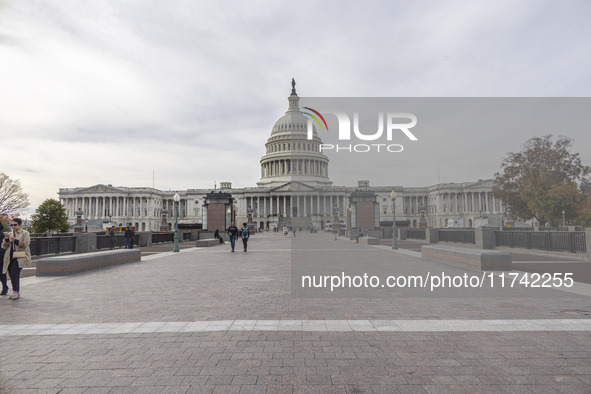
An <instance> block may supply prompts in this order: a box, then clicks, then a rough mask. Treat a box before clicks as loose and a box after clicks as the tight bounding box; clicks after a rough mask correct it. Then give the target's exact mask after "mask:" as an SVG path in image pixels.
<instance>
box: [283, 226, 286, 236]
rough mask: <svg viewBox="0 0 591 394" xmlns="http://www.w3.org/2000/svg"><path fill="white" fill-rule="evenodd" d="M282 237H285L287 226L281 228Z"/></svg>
mask: <svg viewBox="0 0 591 394" xmlns="http://www.w3.org/2000/svg"><path fill="white" fill-rule="evenodd" d="M283 236H284V237H287V226H283Z"/></svg>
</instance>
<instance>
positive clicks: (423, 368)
mask: <svg viewBox="0 0 591 394" xmlns="http://www.w3.org/2000/svg"><path fill="white" fill-rule="evenodd" d="M305 237H311V236H309V235H307V234H305V233H301V234H300V233H298V240H297V241H296V242H297V243H298V246H301V245H302V243H303V244H304V245H310V249H311V250H312V251H313V250H315V249H318V250H320V251H319V252H318V254H319V256H320V257H322V256H324V257H325V258H327V259H328V257H331V258H332V256H334V255H338V254H339V251H342V253H344V255H354V254H355V253H361V255H363V256H364V258H366V259H367V261H379V260H382V259H387V261H389V262H390V263H391V268H392V269H393V270H394V271H398V272H412V271H413V270H414V269H429V270H435V269H437V268H440V269H445V270H446V272H449V273H461V272H463V271H462V269H460V268H457V267H449V266H443V265H438V264H435V263H428V264H426V263H425V262H422V261H421V260H420V259H418V258H417V257H416V256H413V255H412V252H408V253H406V254H405V253H402V252H392V251H391V250H388V249H387V247H368V246H365V247H363V246H361V245H356V244H352V243H350V242H348V241H347V240H343V239H339V240H338V241H332V239H331V236H330V235H326V234H318V236H317V237H314V238H305ZM293 244H294V240H293V239H290V238H287V239H286V238H283V236H282V235H275V234H264V235H256V236H254V237H253V238H252V239H251V243H250V247H249V252H248V253H242V252H238V253H230V252H229V251H228V249H227V247H223V246H220V247H212V248H203V249H199V250H197V249H184V250H182V251H181V253H176V254H172V253H163V254H157V255H152V256H148V257H147V258H145V259H144V261H142V262H140V263H134V264H127V265H123V266H118V267H112V268H109V269H104V270H97V271H93V272H88V273H82V274H78V275H73V276H71V277H64V278H57V279H53V278H51V279H47V278H43V279H41V280H39V279H37V278H28V279H30V280H29V281H28V282H27V280H24V282H25V283H24V284H23V289H22V294H23V297H22V298H21V299H19V300H17V301H10V300H7V299H6V298H2V299H0V311H1V315H0V316H1V324H2V325H3V326H2V327H0V335H3V336H2V339H3V341H2V343H3V347H2V348H3V352H2V353H0V382H1V383H0V384H3V385H4V387H5V390H12V391H13V392H15V393H27V392H31V393H33V392H35V393H38V392H47V393H58V392H59V393H83V392H85V393H107V392H109V393H118V392H128V393H135V392H156V393H164V392H178V393H198V392H221V393H231V392H242V393H249V392H268V393H275V392H277V393H282V392H287V393H292V392H295V393H299V392H302V393H304V392H314V393H325V392H339V393H340V392H350V393H372V392H387V393H391V392H394V393H395V392H403V393H406V392H421V393H436V392H466V393H468V392H469V393H474V392H525V393H527V392H568V393H572V392H574V393H577V392H581V393H584V392H590V389H591V361H590V360H591V350H590V348H589V345H588V342H589V338H590V336H589V329H588V328H585V327H588V323H589V314H590V313H591V312H590V311H591V308H590V307H589V297H588V296H583V295H577V294H572V293H564V292H558V291H555V290H553V291H552V292H551V295H552V296H551V297H547V298H544V299H536V298H529V297H525V296H524V295H523V294H518V293H515V297H504V298H502V297H499V298H485V297H482V295H480V296H479V293H474V294H470V295H468V296H466V297H441V298H437V297H422V298H404V297H400V298H397V297H381V296H375V297H371V296H369V297H368V296H364V297H346V298H343V297H325V296H320V297H294V296H293V295H292V292H291V282H292V278H291V270H292V265H291V263H292V262H293V261H294V256H295V255H294V250H293V248H292V246H293ZM323 248H324V249H325V250H324V251H323V250H322V249H323ZM341 259H342V257H341ZM337 260H338V259H337ZM483 294H484V293H483ZM491 319H494V320H495V321H498V324H499V325H500V328H499V329H498V330H494V329H493V330H491V331H484V330H483V329H482V328H480V329H479V328H478V326H477V325H478V324H481V323H482V322H486V321H491ZM238 320H244V321H253V320H256V321H257V323H255V325H254V326H253V325H250V326H249V325H248V324H246V323H242V324H243V325H244V326H243V328H244V330H240V329H239V328H240V327H238V326H236V327H235V328H237V329H235V330H230V329H228V326H227V325H226V326H224V324H227V323H223V324H222V322H226V321H228V322H231V324H235V323H236V324H238V323H240V322H237V321H238ZM277 320H282V321H289V320H292V321H295V320H297V321H300V320H301V321H309V320H318V321H324V322H325V325H326V327H327V329H326V331H324V330H323V331H315V330H313V329H312V330H310V331H308V330H303V329H297V328H294V329H293V330H289V331H281V330H275V329H273V328H272V327H271V328H269V327H268V325H269V324H273V323H270V322H272V321H277ZM392 320H396V321H399V322H401V323H400V326H402V328H401V327H400V326H399V327H398V328H401V329H400V330H396V331H388V330H377V329H376V330H372V329H369V328H366V329H361V330H359V331H353V330H351V331H340V330H338V329H339V327H335V326H334V325H335V324H337V323H335V322H338V321H348V322H352V323H351V324H353V325H354V324H356V323H355V322H362V321H372V322H374V325H373V327H374V328H380V326H379V324H380V323H379V322H384V321H392ZM413 321H415V322H416V324H415V326H414V328H413V329H412V330H410V329H408V327H412V322H413ZM449 321H451V323H450V322H449ZM517 321H522V322H526V323H527V322H532V324H534V322H537V323H535V324H538V325H539V326H540V327H542V329H541V331H539V330H538V331H536V332H535V333H534V332H532V331H526V330H525V328H523V327H522V328H511V327H509V328H508V327H507V325H510V324H511V322H514V323H515V322H517ZM175 322H176V323H178V324H179V327H185V328H186V327H187V324H194V325H195V326H194V327H197V326H198V325H199V324H201V322H209V323H210V324H212V325H213V326H214V327H216V325H218V326H217V327H221V328H220V329H219V330H214V331H206V330H199V329H195V330H191V331H186V332H182V331H180V330H179V331H177V332H166V330H163V328H164V327H169V328H170V327H175V325H174V323H175ZM191 322H193V323H191ZM259 322H260V323H259ZM331 322H332V323H331ZM454 322H455V323H456V324H455V325H454V324H453V323H454ZM462 322H464V323H462ZM470 322H473V324H475V325H476V331H473V329H471V328H470V327H469V325H468V326H462V324H469V323H470ZM479 322H480V323H479ZM553 322H555V324H556V325H557V326H554V327H553ZM577 322H578V323H579V326H576V327H578V328H576V327H575V328H574V330H570V329H568V327H569V324H577ZM402 323H405V324H406V327H407V328H406V329H405V328H404V324H402ZM460 323H461V324H460ZM50 324H56V326H49V325H50ZM331 324H332V325H333V326H332V327H334V329H330V327H331ZM383 324H385V323H383ZM389 324H391V323H389ZM450 324H451V326H450ZM16 325H31V326H19V327H15V326H16ZM32 325H34V327H36V328H37V329H38V330H41V328H40V327H43V326H39V325H48V326H44V327H45V330H46V331H45V332H43V333H40V331H39V332H38V333H37V334H35V332H34V330H32V327H33V326H32ZM82 325H85V326H82ZM257 325H258V327H259V328H256V327H257ZM7 327H10V328H11V329H12V334H11V335H7V331H6V328H7ZM52 327H53V328H52ZM56 327H57V328H56ZM97 327H98V328H100V329H97ZM107 327H112V329H111V330H112V331H111V332H112V333H109V334H108V333H105V329H106V328H107ZM142 327H143V329H141V328H142ZM204 327H206V326H204ZM313 327H314V326H312V328H313ZM480 327H482V326H480ZM515 327H520V326H515ZM544 327H547V330H545V329H544ZM556 327H559V331H553V330H554V329H556ZM562 328H564V329H562ZM52 329H53V330H55V333H53V332H52V331H51V330H52ZM58 329H59V330H58ZM93 329H94V331H93ZM2 330H4V331H2ZM18 330H21V334H22V335H15V334H18ZM27 330H28V331H27ZM67 330H70V331H69V332H70V333H68V331H67ZM85 330H86V331H85ZM159 330H160V331H159ZM433 330H434V331H433ZM173 331H174V330H173ZM2 332H4V334H2ZM85 332H86V333H85ZM93 332H94V333H93Z"/></svg>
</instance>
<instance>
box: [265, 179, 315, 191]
mask: <svg viewBox="0 0 591 394" xmlns="http://www.w3.org/2000/svg"><path fill="white" fill-rule="evenodd" d="M317 191H318V189H316V188H315V187H312V186H310V185H306V184H305V183H302V182H295V181H294V182H288V183H286V184H284V185H281V186H277V187H276V188H274V189H271V192H273V193H284V192H317Z"/></svg>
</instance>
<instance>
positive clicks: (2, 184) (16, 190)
mask: <svg viewBox="0 0 591 394" xmlns="http://www.w3.org/2000/svg"><path fill="white" fill-rule="evenodd" d="M28 206H29V195H28V194H27V193H24V192H23V189H22V187H21V182H20V181H19V180H18V179H17V180H14V179H10V177H9V176H8V175H6V174H5V173H3V172H0V217H7V216H13V215H15V214H18V213H19V211H20V210H22V209H25V208H26V207H28Z"/></svg>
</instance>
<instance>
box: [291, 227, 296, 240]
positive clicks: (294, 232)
mask: <svg viewBox="0 0 591 394" xmlns="http://www.w3.org/2000/svg"><path fill="white" fill-rule="evenodd" d="M292 234H293V237H294V238H295V236H296V235H295V234H296V228H295V227H294V228H293V232H292Z"/></svg>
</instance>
